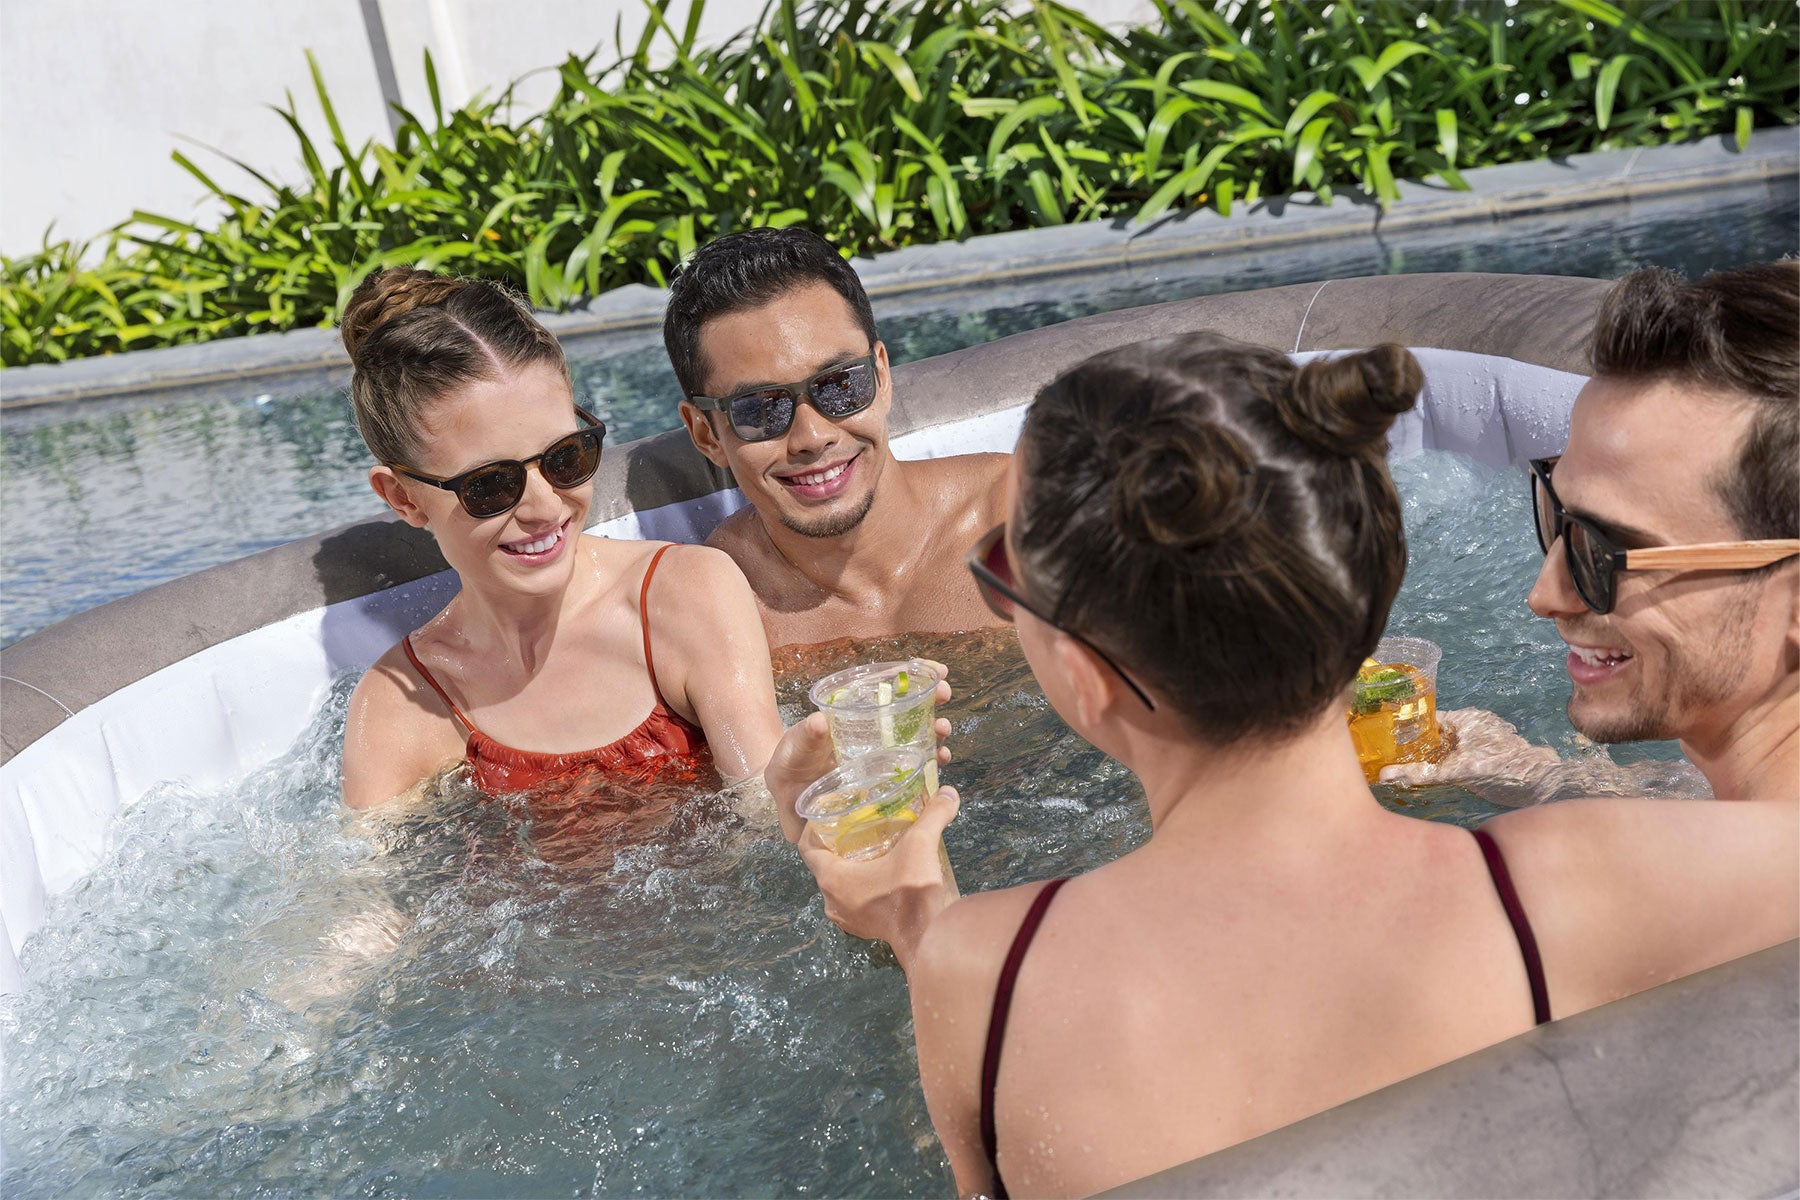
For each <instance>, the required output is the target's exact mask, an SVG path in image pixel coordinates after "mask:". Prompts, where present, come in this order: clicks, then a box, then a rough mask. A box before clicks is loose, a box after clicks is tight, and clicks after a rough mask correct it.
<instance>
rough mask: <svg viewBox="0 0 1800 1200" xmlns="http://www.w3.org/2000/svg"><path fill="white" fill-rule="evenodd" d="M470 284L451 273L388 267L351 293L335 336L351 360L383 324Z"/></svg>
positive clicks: (366, 279) (442, 300)
mask: <svg viewBox="0 0 1800 1200" xmlns="http://www.w3.org/2000/svg"><path fill="white" fill-rule="evenodd" d="M468 286H470V285H469V284H468V283H467V282H465V281H463V280H461V279H457V278H455V277H454V276H450V275H438V274H435V273H433V272H431V271H418V270H414V269H413V268H411V267H389V268H388V269H387V270H385V271H376V272H374V273H373V274H370V275H367V276H365V277H364V278H363V281H362V282H361V283H359V284H357V285H356V291H354V292H352V293H351V294H350V303H348V304H346V305H345V306H344V315H343V316H342V317H341V318H339V320H338V336H339V337H340V338H342V339H343V341H344V349H345V351H346V352H348V353H349V355H350V361H352V362H355V361H356V355H357V351H358V350H360V349H362V347H363V345H364V343H366V342H367V341H368V340H369V335H370V334H371V333H374V332H375V330H376V329H378V328H380V327H381V326H382V325H383V324H385V323H386V322H388V321H391V320H393V319H394V318H395V317H398V316H402V315H404V314H406V313H409V312H411V311H412V310H413V309H415V308H423V307H425V306H426V305H428V304H441V303H442V302H444V301H445V300H448V299H449V298H450V297H452V296H454V295H455V294H456V293H457V292H459V291H461V290H462V289H464V288H466V287H468Z"/></svg>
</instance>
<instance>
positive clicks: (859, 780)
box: [794, 749, 935, 860]
mask: <svg viewBox="0 0 1800 1200" xmlns="http://www.w3.org/2000/svg"><path fill="white" fill-rule="evenodd" d="M934 757H935V755H934ZM925 762H926V759H925V756H924V755H922V754H920V753H919V752H918V751H917V750H911V749H899V750H874V751H871V752H869V753H867V754H863V755H859V756H858V757H856V758H853V759H851V760H850V761H849V762H847V763H845V764H844V765H843V766H841V767H837V768H835V769H833V770H832V771H831V772H830V773H829V774H827V775H825V776H824V777H823V778H821V779H819V780H817V781H815V782H814V783H813V784H812V786H811V787H808V788H807V789H806V790H805V791H804V792H802V793H800V799H799V800H798V801H796V802H795V804H794V811H795V812H797V813H799V814H800V816H802V817H804V818H805V819H806V820H807V821H809V822H810V823H811V824H812V828H813V830H814V832H816V833H817V834H818V835H819V840H820V841H821V842H823V843H824V844H825V845H826V847H827V848H829V849H830V850H831V851H832V853H834V854H836V855H837V856H838V857H839V858H847V859H853V860H854V859H864V858H879V857H880V856H881V855H883V854H886V853H887V852H888V850H889V848H890V847H892V846H893V844H894V843H895V842H897V841H899V840H900V835H901V834H903V833H905V832H906V829H907V826H909V825H911V824H912V823H913V822H915V821H917V820H918V819H919V810H920V809H922V808H924V807H925V797H926V795H927V790H926V786H925Z"/></svg>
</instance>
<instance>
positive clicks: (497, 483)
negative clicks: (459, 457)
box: [456, 463, 525, 517]
mask: <svg viewBox="0 0 1800 1200" xmlns="http://www.w3.org/2000/svg"><path fill="white" fill-rule="evenodd" d="M524 494H525V468H524V467H523V466H521V465H520V464H518V463H495V464H494V465H493V466H491V467H483V468H481V469H480V470H478V471H476V472H474V473H473V474H471V475H469V476H467V477H466V478H464V480H463V481H462V486H461V487H459V488H457V489H456V496H457V499H459V500H461V501H462V506H463V509H464V510H465V511H466V512H467V513H468V514H469V515H470V516H471V517H493V516H498V515H499V514H501V513H503V512H505V511H506V510H507V509H509V508H511V507H512V506H513V505H515V504H517V503H518V502H519V497H521V496H523V495H524Z"/></svg>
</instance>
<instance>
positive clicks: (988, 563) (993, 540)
mask: <svg viewBox="0 0 1800 1200" xmlns="http://www.w3.org/2000/svg"><path fill="white" fill-rule="evenodd" d="M964 561H966V562H967V563H968V564H969V571H970V573H971V574H973V575H974V576H975V590H976V591H978V592H980V593H981V598H982V600H983V601H985V602H986V603H987V606H988V608H989V609H990V610H992V611H993V614H994V615H995V616H996V617H999V618H1000V619H1001V620H1002V621H1005V622H1006V623H1008V624H1009V625H1010V624H1011V623H1012V620H1013V610H1014V609H1015V608H1022V609H1024V610H1025V611H1026V612H1028V613H1030V614H1031V615H1032V616H1034V617H1036V618H1037V619H1038V620H1040V621H1042V622H1043V623H1044V624H1046V625H1048V626H1050V628H1052V629H1057V630H1061V631H1062V632H1063V633H1066V634H1068V635H1069V636H1070V637H1072V638H1074V639H1075V640H1076V641H1078V642H1080V643H1081V644H1082V645H1083V646H1086V647H1087V648H1088V649H1089V650H1092V651H1093V652H1094V655H1095V657H1097V658H1098V659H1099V660H1100V661H1101V662H1103V663H1105V664H1106V665H1107V666H1109V667H1111V668H1112V669H1113V673H1114V674H1115V675H1117V676H1118V677H1119V678H1120V679H1122V680H1124V681H1125V686H1126V687H1128V688H1130V689H1131V694H1132V695H1134V696H1136V697H1137V698H1138V699H1139V700H1142V701H1143V702H1144V707H1145V708H1147V709H1149V710H1150V711H1151V712H1155V711H1156V701H1154V700H1152V699H1150V697H1149V695H1148V694H1147V693H1146V692H1145V691H1144V689H1143V688H1141V687H1139V686H1138V685H1137V683H1136V681H1134V680H1133V679H1132V678H1131V676H1129V675H1127V674H1126V673H1125V668H1123V667H1121V666H1120V665H1119V664H1118V663H1116V662H1114V661H1113V660H1112V656H1111V655H1109V654H1108V653H1107V652H1106V651H1104V650H1102V649H1101V648H1100V647H1098V646H1096V645H1094V643H1092V642H1090V641H1088V640H1087V639H1086V638H1084V637H1082V636H1081V635H1080V634H1079V633H1076V632H1075V631H1074V630H1073V629H1070V628H1069V627H1068V626H1066V625H1059V624H1057V623H1056V622H1055V621H1053V620H1051V619H1050V618H1049V617H1048V616H1046V615H1045V614H1044V611H1043V610H1042V609H1040V608H1038V607H1036V606H1035V605H1033V604H1032V603H1031V601H1029V600H1027V599H1025V597H1024V596H1022V595H1020V594H1019V585H1018V581H1017V580H1015V579H1014V577H1013V569H1012V560H1011V559H1010V558H1008V557H1007V554H1006V523H1005V522H1001V523H1000V524H998V525H996V526H994V527H993V528H992V529H990V530H988V531H987V534H986V535H985V536H984V537H983V538H982V539H981V540H980V541H979V542H976V543H975V548H974V549H973V550H970V551H969V555H968V558H967V559H965V560H964Z"/></svg>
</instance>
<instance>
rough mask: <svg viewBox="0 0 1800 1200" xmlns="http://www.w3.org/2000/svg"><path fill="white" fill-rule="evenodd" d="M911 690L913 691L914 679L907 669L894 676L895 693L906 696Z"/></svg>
mask: <svg viewBox="0 0 1800 1200" xmlns="http://www.w3.org/2000/svg"><path fill="white" fill-rule="evenodd" d="M910 691H912V679H911V678H909V677H908V676H907V674H906V672H905V671H902V672H900V673H899V674H898V675H896V676H894V695H896V696H904V695H906V693H908V692H910Z"/></svg>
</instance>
